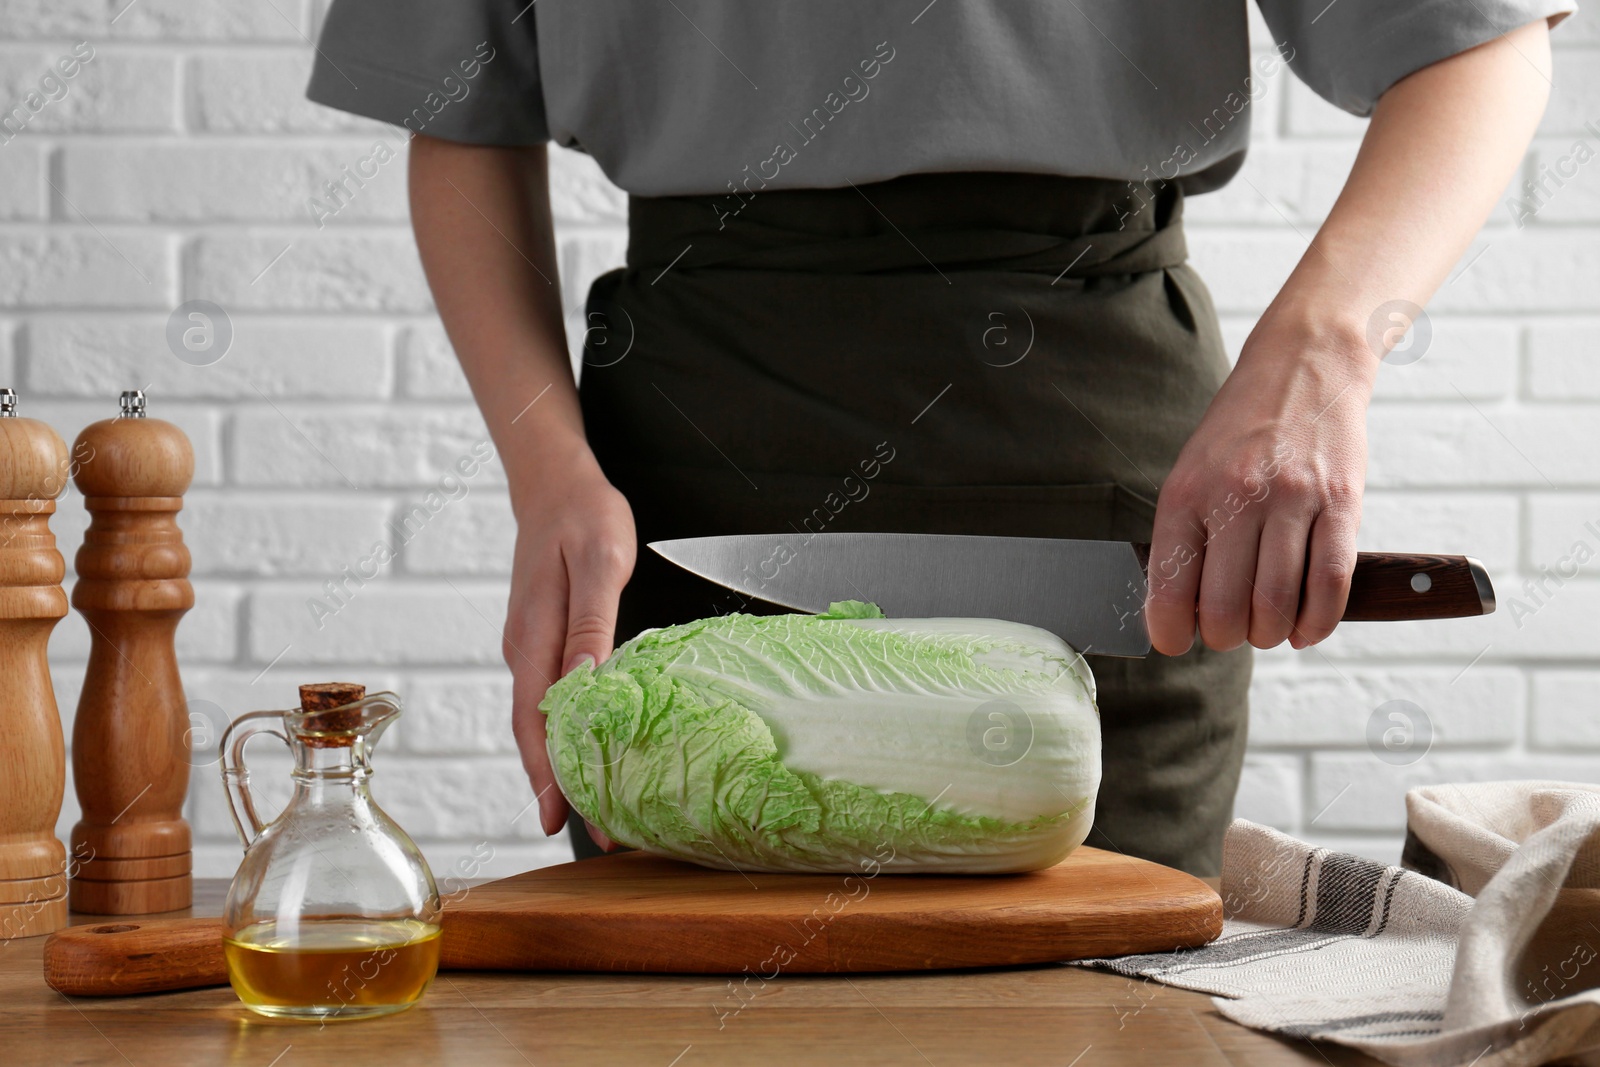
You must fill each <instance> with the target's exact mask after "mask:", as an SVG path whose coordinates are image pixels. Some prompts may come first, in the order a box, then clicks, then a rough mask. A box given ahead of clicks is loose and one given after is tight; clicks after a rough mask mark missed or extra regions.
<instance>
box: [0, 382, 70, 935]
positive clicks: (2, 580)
mask: <svg viewBox="0 0 1600 1067" xmlns="http://www.w3.org/2000/svg"><path fill="white" fill-rule="evenodd" d="M66 484H67V446H66V445H65V444H63V443H62V442H61V438H60V437H59V436H58V435H57V434H56V432H55V431H54V430H52V429H51V428H50V427H48V426H46V425H45V424H44V423H42V422H37V421H35V420H33V419H23V418H18V417H17V394H15V393H13V392H12V391H11V390H10V389H0V941H4V940H8V939H10V938H13V937H31V936H33V935H35V934H48V933H50V932H51V931H52V930H58V929H60V928H61V927H63V926H65V925H66V924H67V874H66V871H65V869H64V866H65V863H66V858H67V851H66V849H65V848H63V847H62V846H61V842H60V841H58V840H56V817H57V816H59V815H60V814H61V795H62V792H63V790H64V789H65V784H66V773H67V772H66V756H65V746H64V745H63V744H62V739H61V715H60V713H59V711H58V710H57V708H56V695H55V690H54V689H53V688H52V687H51V685H50V666H49V663H48V661H47V660H46V658H45V650H46V646H47V645H48V644H49V641H50V631H51V630H53V629H55V625H56V622H57V620H59V619H61V618H62V617H63V616H65V615H66V613H67V594H66V593H65V592H63V591H62V589H61V578H62V575H63V573H64V572H65V570H66V564H65V563H64V561H63V560H62V558H61V553H60V552H58V551H57V550H56V539H55V536H54V535H53V534H51V532H50V516H51V514H52V513H53V512H54V511H55V510H56V500H55V498H56V497H57V496H58V495H59V494H60V492H61V490H62V489H63V488H65V487H66Z"/></svg>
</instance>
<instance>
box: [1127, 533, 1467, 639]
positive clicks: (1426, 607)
mask: <svg viewBox="0 0 1600 1067" xmlns="http://www.w3.org/2000/svg"><path fill="white" fill-rule="evenodd" d="M1133 550H1134V552H1135V554H1136V555H1137V556H1138V559H1139V565H1140V566H1141V567H1143V568H1144V569H1145V570H1146V571H1148V570H1149V569H1150V546H1149V545H1147V544H1135V545H1134V546H1133ZM1493 611H1494V585H1493V584H1492V583H1491V582H1490V581H1489V572H1488V571H1486V570H1484V568H1483V564H1482V563H1479V562H1478V561H1477V560H1475V559H1473V558H1472V557H1471V556H1434V555H1426V554H1423V553H1412V552H1357V553H1356V565H1355V569H1354V570H1353V571H1352V572H1351V575H1350V598H1349V599H1348V600H1347V601H1346V602H1345V607H1344V615H1342V616H1341V617H1340V618H1341V620H1342V621H1344V622H1405V621H1411V620H1416V619H1465V618H1471V617H1472V616H1474V615H1489V614H1492V613H1493Z"/></svg>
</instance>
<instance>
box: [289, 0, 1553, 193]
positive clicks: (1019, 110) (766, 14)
mask: <svg viewBox="0 0 1600 1067" xmlns="http://www.w3.org/2000/svg"><path fill="white" fill-rule="evenodd" d="M1258 2H1259V4H1260V6H1261V11H1262V14H1263V15H1264V16H1265V18H1266V23H1267V26H1268V27H1269V28H1270V30H1271V32H1272V36H1273V40H1274V42H1275V43H1276V44H1277V46H1278V51H1279V55H1281V56H1282V57H1283V59H1286V60H1287V62H1288V65H1289V67H1290V68H1292V69H1293V70H1294V72H1295V73H1296V74H1297V75H1299V77H1300V78H1302V79H1303V80H1304V81H1305V82H1306V83H1307V84H1308V85H1309V86H1311V88H1312V89H1314V90H1316V92H1317V93H1319V94H1320V95H1322V96H1323V97H1325V98H1327V99H1328V100H1330V101H1332V102H1333V103H1335V104H1337V105H1338V106H1339V107H1342V108H1344V109H1345V110H1347V111H1350V112H1352V113H1354V114H1357V115H1365V114H1367V113H1369V112H1370V111H1371V110H1372V107H1373V105H1374V103H1375V102H1376V101H1377V99H1378V97H1379V96H1380V95H1381V94H1382V93H1383V92H1384V91H1385V90H1386V89H1388V88H1389V86H1391V85H1393V84H1394V83H1395V82H1396V81H1398V80H1400V79H1401V78H1403V77H1405V76H1406V75H1407V74H1410V73H1411V72H1412V71H1415V70H1418V69H1420V68H1421V67H1424V66H1426V65H1428V64H1430V63H1433V62H1435V61H1437V60H1440V59H1443V58H1445V57H1447V56H1451V55H1454V54H1456V53H1458V52H1462V51H1465V50H1466V49H1468V48H1472V47H1473V46H1475V45H1478V44H1482V43H1483V42H1485V41H1488V40H1491V39H1493V38H1494V37H1496V36H1498V35H1500V34H1501V33H1504V32H1505V31H1507V30H1510V29H1513V28H1515V27H1518V26H1521V25H1524V24H1526V23H1528V22H1532V21H1533V20H1534V19H1537V18H1541V17H1548V16H1552V15H1557V14H1562V13H1566V12H1570V11H1572V10H1574V8H1575V5H1574V4H1573V3H1571V2H1570V0H1258ZM1246 14H1247V12H1246V5H1245V2H1244V0H933V2H932V3H929V2H928V0H907V2H896V3H866V2H862V0H808V2H806V3H803V4H802V3H798V2H794V0H790V2H787V3H762V4H758V3H752V2H750V0H743V2H739V0H533V2H530V0H333V2H332V7H331V8H330V10H329V12H328V15H327V20H326V23H325V25H324V27H323V31H322V39H321V41H320V43H319V47H318V51H317V60H316V66H315V69H314V71H313V73H312V76H311V85H310V88H309V90H308V92H309V95H310V97H311V99H313V100H315V101H318V102H320V103H323V104H327V105H329V106H331V107H336V108H341V109H343V110H345V111H352V112H355V113H357V114H361V115H366V116H369V117H371V118H376V119H380V120H383V121H386V122H392V123H395V124H397V125H404V126H405V127H407V128H408V129H409V130H411V132H413V133H423V134H428V135H430V136H435V137H442V138H445V139H447V140H454V141H465V142H471V143H474V144H502V145H527V144H537V143H540V142H543V141H546V140H554V141H556V142H557V143H559V144H563V145H568V146H571V147H576V148H581V149H582V150H583V151H585V152H588V153H589V154H590V155H592V156H593V157H594V158H595V160H596V161H597V162H598V163H599V164H600V166H601V168H602V169H603V170H604V171H605V173H606V175H607V176H608V177H610V179H611V180H612V181H613V182H615V183H616V184H617V185H619V186H621V187H622V188H623V189H625V190H627V191H628V192H630V193H633V194H636V195H640V196H662V195H686V194H714V193H728V192H730V191H734V192H739V193H741V194H742V193H746V192H755V191H758V190H761V189H784V188H836V187H839V186H843V185H846V184H847V183H852V182H853V183H857V184H859V183H863V182H872V181H881V180H885V179H888V178H894V177H897V176H899V175H903V174H916V173H926V172H936V171H1025V172H1033V173H1045V174H1062V175H1073V176H1086V177H1099V178H1112V179H1127V180H1129V181H1138V180H1141V179H1143V180H1154V179H1157V178H1166V179H1173V178H1177V179H1180V180H1181V182H1182V184H1183V185H1184V187H1185V189H1186V190H1187V191H1188V192H1191V193H1192V192H1203V191H1205V190H1208V189H1214V188H1216V187H1218V186H1220V185H1222V184H1223V183H1224V182H1226V181H1227V180H1228V179H1229V178H1230V177H1232V176H1233V174H1234V173H1235V172H1237V171H1238V169H1239V167H1240V165H1241V164H1242V163H1243V161H1244V152H1245V146H1246V144H1247V143H1248V141H1249V123H1250V111H1251V108H1250V104H1251V102H1252V100H1254V99H1258V98H1259V97H1260V95H1261V94H1262V93H1263V92H1264V91H1265V88H1266V84H1267V83H1268V82H1269V81H1271V80H1272V79H1274V78H1277V77H1281V76H1282V71H1283V59H1280V58H1279V55H1257V56H1254V57H1252V55H1251V53H1250V51H1249V47H1248V32H1247V25H1246Z"/></svg>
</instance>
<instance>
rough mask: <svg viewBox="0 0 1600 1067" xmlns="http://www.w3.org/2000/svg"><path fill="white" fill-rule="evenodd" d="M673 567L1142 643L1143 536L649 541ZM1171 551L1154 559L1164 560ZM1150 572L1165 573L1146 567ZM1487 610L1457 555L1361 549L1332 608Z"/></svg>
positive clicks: (1429, 613)
mask: <svg viewBox="0 0 1600 1067" xmlns="http://www.w3.org/2000/svg"><path fill="white" fill-rule="evenodd" d="M650 548H652V549H653V550H655V552H656V553H657V554H658V555H660V556H662V557H663V558H665V559H667V560H669V561H671V562H672V563H675V564H677V565H678V566H679V567H682V568H683V569H685V570H687V571H690V572H692V573H694V574H698V575H699V576H701V577H702V578H706V579H709V580H710V581H713V582H716V583H717V584H718V585H722V586H726V587H727V588H729V589H733V590H735V591H737V592H740V593H744V594H746V595H748V596H751V597H754V598H756V599H759V600H765V601H768V602H770V603H773V604H777V605H779V606H781V607H787V608H793V609H796V610H799V611H806V612H820V611H826V610H827V608H828V605H829V604H830V603H833V602H834V601H838V600H865V601H870V602H872V603H874V604H877V605H878V606H879V607H880V608H882V609H883V612H884V614H886V615H888V616H890V617H891V618H893V617H899V618H934V617H960V618H977V619H1007V620H1010V621H1012V622H1021V623H1027V624H1029V625H1033V626H1039V627H1042V628H1044V629H1046V630H1049V631H1050V632H1051V633H1054V634H1056V635H1057V636H1059V637H1060V638H1061V639H1062V640H1064V641H1066V642H1067V644H1069V645H1071V646H1072V647H1073V648H1076V649H1077V650H1078V651H1080V652H1083V653H1085V654H1087V655H1100V656H1128V657H1137V656H1145V655H1148V654H1149V653H1150V635H1149V633H1148V632H1147V631H1146V629H1145V624H1144V599H1145V591H1146V588H1147V575H1146V570H1147V568H1148V566H1149V562H1150V546H1149V545H1145V544H1136V543H1131V542H1127V541H1079V540H1064V539H1058V538H1049V537H983V536H970V535H958V534H903V533H816V534H798V533H791V534H732V535H725V536H719V537H688V538H681V539H678V540H671V541H656V542H653V543H651V545H650ZM1170 566H1171V561H1167V562H1166V563H1165V564H1163V563H1161V562H1158V563H1157V567H1167V568H1170ZM1157 573H1158V574H1163V573H1166V571H1165V570H1158V572H1157ZM1493 610H1494V587H1493V585H1492V584H1491V583H1490V581H1489V575H1488V572H1487V571H1486V570H1485V569H1484V567H1483V564H1481V563H1479V562H1478V561H1477V560H1475V559H1473V558H1472V557H1470V556H1447V555H1428V554H1412V553H1398V552H1362V553H1359V554H1358V555H1357V557H1356V564H1355V568H1354V570H1353V572H1352V576H1351V582H1350V597H1349V600H1348V602H1347V604H1346V606H1345V612H1344V616H1343V619H1344V621H1381V620H1417V619H1450V618H1465V617H1469V616H1475V615H1487V614H1489V613H1490V612H1492V611H1493Z"/></svg>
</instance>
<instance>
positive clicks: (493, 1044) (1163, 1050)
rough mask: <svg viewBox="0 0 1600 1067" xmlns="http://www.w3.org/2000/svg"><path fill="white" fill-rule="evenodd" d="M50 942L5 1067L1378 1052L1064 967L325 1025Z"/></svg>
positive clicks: (7, 984)
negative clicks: (84, 988)
mask: <svg viewBox="0 0 1600 1067" xmlns="http://www.w3.org/2000/svg"><path fill="white" fill-rule="evenodd" d="M226 890H227V883H226V882H224V881H221V880H204V881H197V882H196V883H195V895H196V905H195V907H194V909H193V914H198V915H216V914H218V913H220V911H221V905H222V898H223V895H224V893H225V892H226ZM177 914H183V913H174V915H177ZM73 921H74V922H75V923H78V922H104V921H106V920H105V919H103V918H98V917H78V916H74V919H73ZM43 945H44V938H42V937H35V938H27V939H24V940H18V941H11V942H0V1062H3V1063H4V1064H6V1067H23V1065H32V1064H41V1065H42V1064H49V1065H52V1067H54V1065H60V1064H132V1065H138V1067H143V1065H145V1064H161V1065H165V1064H190V1063H196V1064H253V1065H259V1067H308V1065H312V1064H329V1065H338V1067H354V1065H359V1064H368V1063H371V1064H382V1065H384V1067H399V1065H402V1064H456V1063H460V1064H470V1065H472V1067H498V1065H501V1064H509V1065H526V1064H537V1065H538V1067H547V1065H561V1064H595V1063H598V1064H608V1065H609V1064H646V1065H649V1067H703V1065H709V1064H753V1063H759V1064H769V1065H773V1067H792V1065H795V1064H802V1063H829V1064H879V1063H894V1064H900V1063H905V1064H918V1065H931V1067H958V1065H962V1064H991V1063H1008V1064H1050V1065H1053V1067H1068V1065H1072V1067H1097V1065H1102V1064H1140V1065H1143V1064H1151V1063H1154V1064H1176V1065H1182V1067H1209V1065H1213V1064H1215V1065H1227V1064H1236V1065H1239V1067H1245V1065H1251V1067H1276V1065H1279V1064H1297V1065H1298V1064H1306V1065H1317V1067H1326V1065H1335V1067H1354V1065H1373V1064H1376V1063H1377V1061H1376V1060H1372V1059H1369V1058H1367V1057H1365V1056H1361V1055H1358V1054H1356V1053H1354V1052H1351V1051H1350V1050H1348V1049H1343V1048H1340V1047H1339V1046H1337V1045H1326V1044H1315V1045H1314V1044H1311V1043H1309V1042H1305V1041H1287V1040H1282V1039H1278V1038H1274V1037H1269V1036H1267V1035H1265V1034H1260V1033H1257V1032H1255V1031H1252V1030H1247V1029H1245V1028H1244V1027H1241V1026H1237V1025H1235V1024H1233V1023H1231V1022H1229V1021H1227V1020H1226V1019H1224V1018H1223V1017H1222V1016H1221V1015H1219V1014H1217V1012H1216V1010H1215V1009H1214V1008H1212V1006H1211V1001H1210V998H1208V997H1206V996H1203V995H1201V994H1198V993H1190V992H1186V991H1183V990H1179V989H1171V988H1168V987H1166V986H1160V985H1156V984H1154V983H1151V982H1145V981H1142V980H1138V979H1128V978H1123V977H1121V976H1119V975H1113V974H1106V973H1101V972H1094V971H1085V970H1081V969H1079V968H1076V967H1063V966H1054V965H1052V966H1047V967H1031V968H1022V969H1015V970H1004V971H983V972H940V973H931V974H917V975H858V976H852V977H848V978H847V977H832V976H820V975H785V976H781V977H779V978H778V979H776V980H775V981H773V982H771V983H769V984H768V985H767V986H766V987H765V988H764V989H763V990H762V991H761V992H760V994H759V995H756V996H754V997H753V998H748V999H746V1000H745V1001H744V1005H743V1007H742V1009H739V1004H740V1002H739V1001H738V1000H737V999H736V998H735V997H734V996H733V994H732V993H731V992H730V990H729V986H728V981H727V979H725V978H709V977H694V976H683V977H679V976H635V975H611V974H477V973H448V972H447V973H444V974H441V975H440V976H439V978H438V979H437V980H436V981H435V982H434V984H433V987H432V988H431V989H430V990H429V991H428V993H427V995H426V997H425V998H424V999H423V1002H422V1003H421V1004H420V1005H418V1006H417V1007H416V1008H413V1009H412V1010H410V1011H407V1012H404V1013H401V1014H399V1015H394V1016H389V1017H386V1018H380V1019H371V1020H358V1021H345V1022H334V1023H329V1024H326V1025H318V1024H315V1023H295V1022H287V1021H278V1020H272V1019H265V1018H262V1017H260V1016H257V1015H254V1014H252V1013H251V1012H249V1011H247V1010H245V1008H244V1007H243V1006H242V1005H240V1003H239V1002H238V1000H237V999H236V998H235V997H234V995H233V991H232V990H231V989H228V988H226V987H223V988H219V989H205V990H196V991H193V992H186V993H163V994H156V995H153V996H144V997H125V998H105V999H101V998H90V997H73V998H68V997H65V996H62V995H61V994H60V993H57V992H55V991H54V990H52V989H50V988H49V987H48V986H46V985H45V984H44V982H43V980H42V979H41V978H40V954H41V951H42V949H43ZM735 1009H738V1010H735ZM719 1016H720V1017H719Z"/></svg>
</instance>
